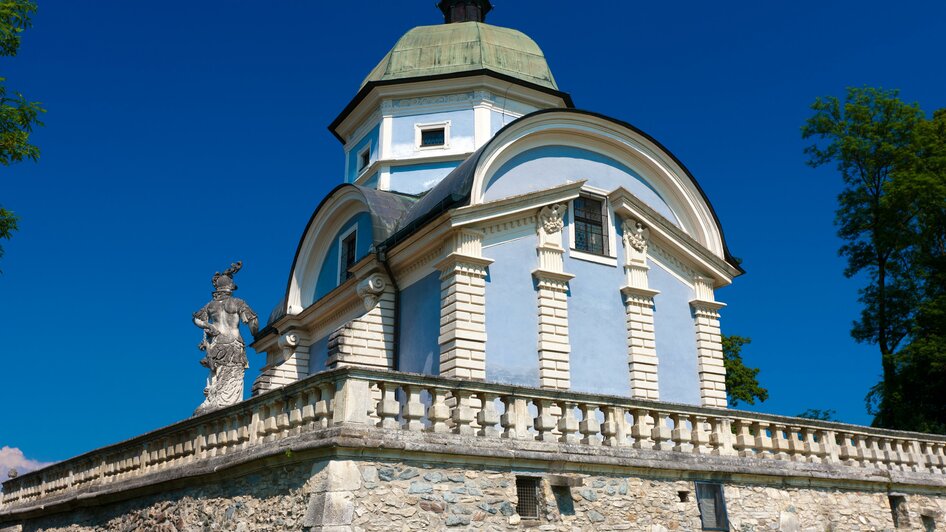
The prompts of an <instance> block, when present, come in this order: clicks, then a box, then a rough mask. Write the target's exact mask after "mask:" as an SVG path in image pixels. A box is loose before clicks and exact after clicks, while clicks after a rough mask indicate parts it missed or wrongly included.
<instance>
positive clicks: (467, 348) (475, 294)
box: [435, 229, 493, 380]
mask: <svg viewBox="0 0 946 532" xmlns="http://www.w3.org/2000/svg"><path fill="white" fill-rule="evenodd" d="M444 253H445V255H446V257H445V258H444V259H443V260H441V261H440V262H438V263H437V264H436V266H435V267H436V268H437V269H438V270H440V338H439V343H440V375H442V376H444V377H459V378H461V379H476V380H485V379H486V268H487V266H489V265H490V264H492V262H493V261H492V260H491V259H487V258H484V257H483V233H482V232H480V231H475V230H472V229H461V230H459V231H457V232H456V233H454V234H453V235H452V237H451V238H450V239H449V240H448V241H447V243H446V245H445V249H444Z"/></svg>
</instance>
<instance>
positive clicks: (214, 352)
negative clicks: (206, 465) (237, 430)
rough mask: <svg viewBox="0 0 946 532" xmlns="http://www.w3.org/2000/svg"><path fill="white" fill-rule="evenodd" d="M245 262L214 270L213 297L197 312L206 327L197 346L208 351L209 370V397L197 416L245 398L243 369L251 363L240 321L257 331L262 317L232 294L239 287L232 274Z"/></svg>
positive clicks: (206, 391)
mask: <svg viewBox="0 0 946 532" xmlns="http://www.w3.org/2000/svg"><path fill="white" fill-rule="evenodd" d="M242 266H243V263H242V262H236V263H234V264H231V265H230V267H229V268H227V270H226V271H224V272H223V273H219V272H217V273H215V274H214V277H213V285H214V292H213V299H212V300H211V301H210V303H207V304H206V305H204V308H202V309H200V310H198V311H197V312H195V313H194V324H195V325H197V326H198V327H200V328H201V329H203V330H204V339H203V341H202V342H201V343H200V345H199V346H198V347H200V350H201V351H206V352H207V356H205V357H204V358H203V360H201V361H200V363H201V365H203V366H205V367H207V369H209V370H210V375H209V376H208V377H207V387H206V388H204V395H205V396H207V399H206V400H205V401H204V402H203V404H201V405H200V406H199V407H197V410H195V411H194V415H195V416H196V415H200V414H205V413H207V412H210V411H213V410H217V409H218V408H223V407H225V406H229V405H232V404H236V403H239V402H240V401H242V400H243V372H244V371H245V370H246V368H248V367H249V364H248V363H247V360H246V347H244V344H243V337H242V336H240V322H241V321H242V322H243V323H245V324H247V325H249V327H250V332H251V333H253V334H254V335H255V334H256V331H257V329H258V328H259V321H258V320H257V318H256V313H255V312H253V309H251V308H250V306H249V305H247V304H246V302H245V301H243V300H242V299H239V298H235V297H231V295H232V294H233V291H234V290H236V289H237V286H236V284H234V283H233V276H234V275H236V273H237V272H238V271H240V268H241V267H242Z"/></svg>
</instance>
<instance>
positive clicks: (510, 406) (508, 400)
mask: <svg viewBox="0 0 946 532" xmlns="http://www.w3.org/2000/svg"><path fill="white" fill-rule="evenodd" d="M504 402H505V405H506V412H505V413H503V415H502V417H501V418H500V420H501V423H502V426H503V429H505V430H504V431H503V437H504V438H509V439H519V440H530V439H532V435H531V434H529V425H530V422H531V421H532V417H531V416H529V404H528V402H527V401H526V399H523V398H521V397H516V396H514V395H510V396H507V397H505V398H504Z"/></svg>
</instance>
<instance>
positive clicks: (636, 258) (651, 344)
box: [621, 218, 660, 400]
mask: <svg viewBox="0 0 946 532" xmlns="http://www.w3.org/2000/svg"><path fill="white" fill-rule="evenodd" d="M622 229H623V231H624V275H625V286H624V287H623V288H621V293H623V294H624V309H625V311H626V323H627V364H628V371H629V374H630V381H631V396H632V397H635V398H640V399H655V400H656V399H659V398H660V396H659V389H658V382H657V344H656V339H655V336H654V296H656V295H657V294H658V293H659V292H658V291H657V290H651V289H650V288H649V287H648V285H647V270H648V269H649V268H648V266H647V237H648V231H647V229H646V228H645V227H644V225H643V224H641V223H640V222H638V221H637V220H634V219H631V218H628V219H625V220H624V222H623V224H622Z"/></svg>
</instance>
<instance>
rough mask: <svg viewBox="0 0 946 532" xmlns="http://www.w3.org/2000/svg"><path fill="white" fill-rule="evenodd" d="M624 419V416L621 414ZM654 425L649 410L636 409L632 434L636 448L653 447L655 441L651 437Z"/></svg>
mask: <svg viewBox="0 0 946 532" xmlns="http://www.w3.org/2000/svg"><path fill="white" fill-rule="evenodd" d="M621 420H622V421H623V420H624V416H623V415H622V416H621ZM652 430H653V425H652V424H651V422H650V418H649V417H647V411H646V410H643V409H637V410H634V425H633V426H632V427H631V436H632V437H633V438H634V448H635V449H653V448H654V442H653V440H652V439H651V434H650V433H651V431H652Z"/></svg>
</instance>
